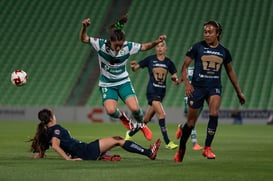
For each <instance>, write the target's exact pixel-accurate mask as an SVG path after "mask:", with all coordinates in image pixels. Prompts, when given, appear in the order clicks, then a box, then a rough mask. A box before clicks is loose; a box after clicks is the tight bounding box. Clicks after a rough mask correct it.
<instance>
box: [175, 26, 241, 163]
mask: <svg viewBox="0 0 273 181" xmlns="http://www.w3.org/2000/svg"><path fill="white" fill-rule="evenodd" d="M203 28H204V30H203V36H204V40H203V41H201V42H198V43H196V44H194V45H193V46H192V48H190V49H189V50H188V52H187V53H186V58H185V60H184V63H183V65H182V70H181V74H182V80H183V82H184V83H185V94H186V96H187V97H188V114H187V122H186V124H184V126H183V129H182V136H181V138H180V144H179V149H178V151H177V152H176V154H175V156H174V161H175V162H182V160H183V158H184V154H185V151H186V142H187V140H188V138H189V136H190V134H191V131H192V129H193V128H194V126H195V123H196V121H197V118H198V112H199V109H200V108H201V107H202V106H203V104H204V101H206V102H207V104H208V108H209V121H208V126H207V136H206V141H205V147H204V149H203V152H202V154H203V156H204V157H206V158H208V159H215V158H216V155H215V154H214V153H213V151H212V149H211V144H212V141H213V138H214V135H215V133H216V128H217V125H218V112H219V108H220V103H221V94H222V85H221V69H222V66H224V68H225V70H226V73H227V75H228V77H229V79H230V81H231V83H232V85H233V87H234V89H235V91H236V93H237V96H238V98H239V102H240V104H241V105H243V104H244V103H245V101H246V99H245V96H244V94H243V93H242V91H241V89H240V87H239V84H238V81H237V78H236V74H235V72H234V71H233V68H232V65H231V61H232V58H231V55H230V52H229V50H228V49H226V48H225V47H224V46H223V45H221V44H220V36H221V33H222V27H221V25H220V24H219V23H218V22H216V21H208V22H206V23H205V24H204V26H203ZM193 60H194V73H193V78H192V82H191V83H190V82H189V80H188V78H187V68H188V67H189V65H190V64H191V63H192V61H193Z"/></svg>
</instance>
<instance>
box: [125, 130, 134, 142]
mask: <svg viewBox="0 0 273 181" xmlns="http://www.w3.org/2000/svg"><path fill="white" fill-rule="evenodd" d="M129 133H130V130H129V131H126V135H125V140H132V137H131V136H130V135H129Z"/></svg>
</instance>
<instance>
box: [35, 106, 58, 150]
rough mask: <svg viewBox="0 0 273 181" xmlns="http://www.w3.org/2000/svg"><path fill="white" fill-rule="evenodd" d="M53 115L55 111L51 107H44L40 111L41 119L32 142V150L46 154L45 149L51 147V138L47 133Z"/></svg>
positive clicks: (39, 116)
mask: <svg viewBox="0 0 273 181" xmlns="http://www.w3.org/2000/svg"><path fill="white" fill-rule="evenodd" d="M52 117H53V113H52V111H51V110H49V109H43V110H41V111H40V112H39V113H38V118H39V120H40V121H41V122H40V123H39V124H38V126H37V128H36V133H35V135H34V138H33V139H31V140H30V141H31V142H32V144H31V148H30V151H31V152H33V153H41V154H42V155H44V153H45V151H46V150H47V149H48V148H49V141H50V140H49V139H48V135H47V124H48V123H49V122H50V119H51V118H52Z"/></svg>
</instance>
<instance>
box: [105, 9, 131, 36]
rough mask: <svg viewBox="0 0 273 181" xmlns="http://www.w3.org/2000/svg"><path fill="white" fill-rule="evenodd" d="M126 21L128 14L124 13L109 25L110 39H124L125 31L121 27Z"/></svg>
mask: <svg viewBox="0 0 273 181" xmlns="http://www.w3.org/2000/svg"><path fill="white" fill-rule="evenodd" d="M127 21H128V14H125V15H123V16H122V17H121V18H120V19H118V20H117V21H116V22H115V23H114V24H112V25H111V26H110V27H109V30H108V33H109V35H110V41H121V40H125V32H124V30H123V28H124V25H125V23H126V22H127Z"/></svg>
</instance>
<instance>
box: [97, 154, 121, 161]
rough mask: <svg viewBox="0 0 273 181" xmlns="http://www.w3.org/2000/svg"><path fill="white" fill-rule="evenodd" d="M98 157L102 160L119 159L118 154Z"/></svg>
mask: <svg viewBox="0 0 273 181" xmlns="http://www.w3.org/2000/svg"><path fill="white" fill-rule="evenodd" d="M99 159H100V160H103V161H112V162H117V161H120V160H121V156H120V155H102V156H101V157H100V158H99Z"/></svg>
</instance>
